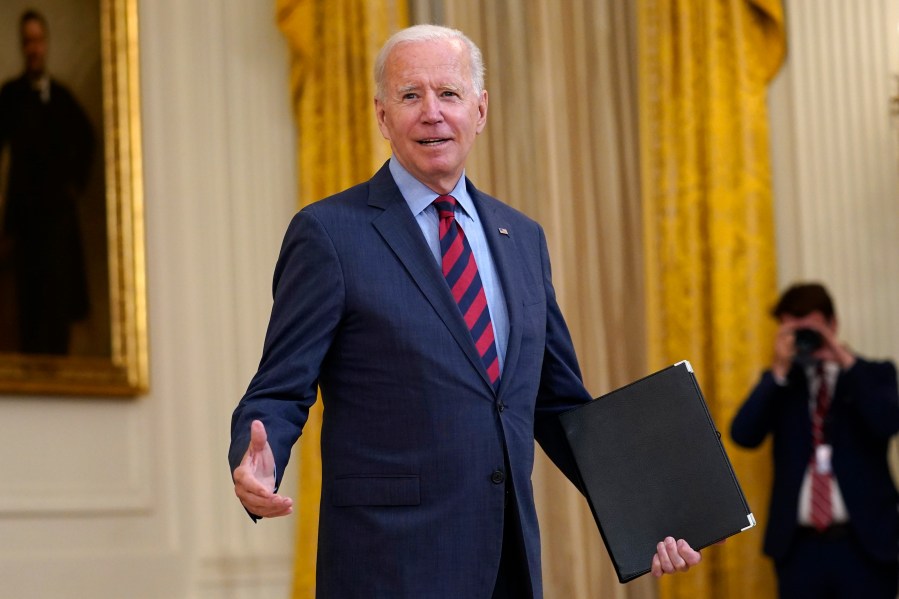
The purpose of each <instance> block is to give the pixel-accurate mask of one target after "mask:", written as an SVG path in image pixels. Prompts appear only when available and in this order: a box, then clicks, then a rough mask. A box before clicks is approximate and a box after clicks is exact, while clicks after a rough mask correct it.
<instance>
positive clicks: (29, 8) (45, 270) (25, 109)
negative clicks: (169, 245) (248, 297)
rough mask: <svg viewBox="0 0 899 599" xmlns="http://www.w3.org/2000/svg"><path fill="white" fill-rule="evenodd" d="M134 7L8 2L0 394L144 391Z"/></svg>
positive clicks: (53, 0)
mask: <svg viewBox="0 0 899 599" xmlns="http://www.w3.org/2000/svg"><path fill="white" fill-rule="evenodd" d="M136 4H137V0H29V1H19V0H6V1H4V2H3V3H2V6H0V24H2V25H0V46H2V47H4V48H5V50H4V51H3V52H0V85H2V87H0V394H18V393H30V394H45V395H106V396H133V395H138V394H140V393H142V392H145V391H146V390H147V385H148V356H147V354H148V350H147V310H146V289H145V285H146V282H145V272H146V271H145V255H144V234H143V227H144V223H143V195H142V192H143V185H142V179H141V173H142V169H141V134H140V102H139V99H140V98H139V73H138V56H137V52H138V43H137V42H138V40H137V35H138V29H137V5H136Z"/></svg>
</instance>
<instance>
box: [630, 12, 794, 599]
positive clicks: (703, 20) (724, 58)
mask: <svg viewBox="0 0 899 599" xmlns="http://www.w3.org/2000/svg"><path fill="white" fill-rule="evenodd" d="M638 6H639V8H638V35H637V38H638V48H639V51H638V71H639V75H638V83H639V92H640V93H639V96H640V105H639V115H640V145H641V148H640V153H641V185H642V196H643V241H644V257H645V260H644V264H645V267H644V270H645V284H646V298H645V299H646V312H647V334H648V347H647V349H648V359H649V366H650V368H651V369H656V368H659V367H662V366H664V365H667V364H671V363H673V362H676V361H678V360H681V359H689V360H690V361H691V362H692V363H693V365H694V367H695V368H696V372H697V376H698V378H699V380H700V385H701V387H702V389H703V392H704V394H705V396H706V400H707V401H708V404H709V408H710V409H711V411H712V415H713V417H714V419H715V421H716V423H717V425H718V427H719V430H720V431H721V433H722V438H723V439H724V440H725V446H726V448H727V450H728V453H729V455H730V457H731V460H732V462H733V464H734V467H735V469H736V471H737V476H738V478H739V479H740V483H741V485H742V486H743V490H744V492H745V493H746V496H747V500H748V501H749V504H750V507H751V508H752V510H753V512H754V513H755V515H756V517H757V518H758V520H759V522H760V526H758V527H756V528H755V529H753V530H751V531H749V532H745V533H742V534H740V535H737V536H736V537H734V538H732V539H729V540H728V541H727V542H726V543H725V544H724V545H723V546H717V547H711V548H708V549H706V550H705V551H704V552H703V555H704V563H703V564H702V566H701V567H699V568H696V569H695V570H693V571H691V572H690V573H688V574H686V575H679V576H675V577H670V578H666V579H663V581H662V583H661V584H660V596H661V597H662V598H663V599H673V598H681V597H683V598H690V599H697V598H699V599H702V598H712V597H729V598H732V599H733V598H736V599H739V598H746V599H750V598H753V599H754V598H757V597H773V596H775V594H776V593H775V591H774V588H775V586H774V579H773V571H772V568H771V565H770V562H769V561H768V560H767V559H765V558H764V557H763V556H762V554H761V544H762V536H763V530H764V524H765V521H766V510H767V501H768V492H769V488H770V480H771V474H770V458H766V457H765V456H760V455H759V454H754V455H753V454H749V453H748V452H741V451H739V450H737V449H736V448H735V447H734V446H733V444H731V443H730V441H729V435H728V430H729V427H730V421H731V418H732V417H733V415H734V412H735V411H736V409H737V408H738V407H739V406H740V404H741V403H742V400H743V399H744V398H745V396H746V394H747V393H748V391H749V389H750V388H751V386H752V384H753V383H754V382H755V380H756V378H757V376H758V374H759V372H760V370H761V369H762V368H763V367H764V366H765V365H767V364H768V363H769V362H770V358H771V348H772V345H773V337H774V325H773V321H772V319H771V318H770V317H769V316H768V314H767V310H768V308H769V307H770V306H771V305H772V303H773V301H774V299H775V294H776V287H777V280H776V248H775V238H774V224H773V206H772V193H771V175H770V169H769V151H768V125H767V111H766V104H765V95H766V85H767V83H768V82H769V81H770V80H771V79H772V78H773V76H774V74H775V73H776V72H777V69H778V68H779V66H780V64H781V62H782V61H783V57H784V53H785V48H786V43H785V34H784V27H783V8H782V6H781V3H780V0H755V1H753V0H709V1H705V2H695V1H694V0H641V1H640V3H639V5H638Z"/></svg>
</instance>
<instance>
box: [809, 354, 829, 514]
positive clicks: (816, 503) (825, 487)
mask: <svg viewBox="0 0 899 599" xmlns="http://www.w3.org/2000/svg"><path fill="white" fill-rule="evenodd" d="M817 378H818V394H817V402H816V405H815V412H814V413H813V414H812V457H811V469H812V505H811V513H810V518H811V521H812V525H813V526H814V527H815V528H817V529H818V530H824V529H826V528H827V527H828V526H830V523H831V521H832V520H833V510H832V508H831V505H830V491H831V489H830V487H831V485H830V480H831V474H830V471H829V470H828V471H827V472H822V469H821V468H819V467H818V460H817V455H818V447H820V446H821V445H823V444H824V442H825V439H824V419H825V417H826V416H827V410H828V408H829V407H830V393H829V392H828V391H829V390H828V388H827V377H825V376H824V367H823V365H822V363H820V362H819V363H818V368H817Z"/></svg>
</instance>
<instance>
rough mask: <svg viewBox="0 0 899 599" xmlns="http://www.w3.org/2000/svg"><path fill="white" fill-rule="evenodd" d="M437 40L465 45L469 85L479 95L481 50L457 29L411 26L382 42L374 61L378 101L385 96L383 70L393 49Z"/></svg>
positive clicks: (481, 82) (481, 75)
mask: <svg viewBox="0 0 899 599" xmlns="http://www.w3.org/2000/svg"><path fill="white" fill-rule="evenodd" d="M437 40H458V41H460V42H462V43H463V44H465V46H466V47H467V48H468V65H469V68H470V70H471V83H472V85H473V86H474V91H475V94H477V95H480V94H481V92H482V91H483V90H484V58H483V57H482V56H481V50H480V49H479V48H478V47H477V45H475V43H474V42H473V41H471V40H470V39H469V38H468V36H467V35H465V34H464V33H462V32H461V31H459V30H458V29H451V28H449V27H443V26H442V25H413V26H412V27H407V28H405V29H400V30H399V31H397V32H396V33H394V34H393V35H392V36H390V39H388V40H387V41H386V42H384V45H383V46H382V47H381V51H380V52H378V57H377V58H376V59H375V86H376V91H375V93H376V95H377V97H378V99H381V100H383V99H384V98H385V95H386V91H387V90H386V89H385V88H386V86H387V82H386V81H385V80H384V78H385V70H386V65H387V58H388V57H389V56H390V53H391V52H392V51H393V49H394V48H395V47H396V46H398V45H399V44H406V43H410V42H429V41H437Z"/></svg>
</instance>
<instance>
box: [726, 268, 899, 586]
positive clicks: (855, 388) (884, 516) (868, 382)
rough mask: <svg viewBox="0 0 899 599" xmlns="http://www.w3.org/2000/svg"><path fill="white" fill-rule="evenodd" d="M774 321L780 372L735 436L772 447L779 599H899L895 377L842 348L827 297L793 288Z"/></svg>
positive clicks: (754, 396) (768, 545)
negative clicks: (892, 464)
mask: <svg viewBox="0 0 899 599" xmlns="http://www.w3.org/2000/svg"><path fill="white" fill-rule="evenodd" d="M772 314H773V315H774V317H775V318H776V319H777V320H778V322H779V323H780V327H779V328H778V330H777V337H776V339H775V341H774V361H773V363H772V364H771V368H770V369H769V370H767V371H765V372H764V373H763V374H762V377H761V379H760V380H759V382H758V384H757V385H756V386H755V388H754V389H753V390H752V392H751V393H750V395H749V398H748V399H747V400H746V402H745V403H744V404H743V406H742V407H741V408H740V410H739V412H738V413H737V415H736V417H735V418H734V421H733V423H732V424H731V436H732V437H733V440H734V441H735V442H736V443H738V444H739V445H742V446H744V447H757V446H759V445H760V444H761V443H762V441H764V440H765V438H766V437H767V436H768V434H769V433H770V434H771V435H772V436H773V439H774V445H773V461H774V484H773V488H772V491H771V503H770V506H769V514H768V526H767V530H766V532H765V544H764V551H765V553H766V554H767V555H769V556H770V557H771V558H772V559H773V560H774V565H775V568H776V571H777V578H778V589H779V592H780V597H781V598H783V599H786V598H804V597H807V598H815V599H820V598H824V597H834V598H838V597H839V598H842V597H846V598H849V597H866V598H884V599H895V597H896V593H897V580H899V566H897V557H899V556H897V547H899V513H897V507H899V495H897V492H896V488H895V486H894V484H893V481H892V479H891V477H890V471H889V467H888V463H887V449H888V444H889V441H890V437H891V436H892V435H894V434H895V433H896V432H897V431H899V390H897V382H896V366H895V365H894V364H893V363H892V362H872V361H868V360H865V359H863V358H861V357H859V356H858V355H856V354H854V353H853V352H852V351H851V350H849V349H848V348H847V347H846V346H845V345H842V344H841V343H840V342H839V341H838V340H837V337H836V334H837V318H836V314H835V313H834V307H833V302H832V300H831V298H830V296H829V294H828V293H827V290H826V289H825V288H824V287H823V286H822V285H819V284H797V285H793V286H792V287H790V288H789V289H787V290H786V292H784V294H783V295H782V296H781V298H780V300H779V301H778V303H777V305H776V306H775V307H774V309H773V310H772Z"/></svg>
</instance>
